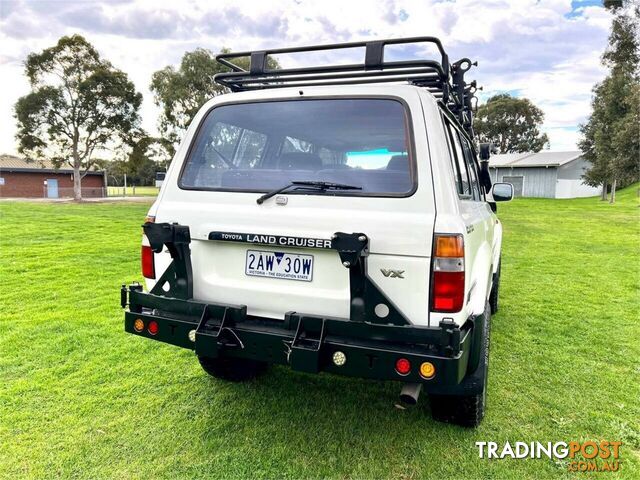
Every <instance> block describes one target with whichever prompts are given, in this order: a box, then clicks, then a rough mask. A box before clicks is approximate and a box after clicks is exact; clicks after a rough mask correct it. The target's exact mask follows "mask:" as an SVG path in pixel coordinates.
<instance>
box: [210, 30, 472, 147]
mask: <svg viewBox="0 0 640 480" xmlns="http://www.w3.org/2000/svg"><path fill="white" fill-rule="evenodd" d="M415 43H431V44H433V45H435V47H436V48H437V50H438V52H439V54H440V55H439V56H440V58H439V59H436V60H433V59H418V60H404V61H393V62H385V61H384V48H385V46H387V45H405V44H415ZM358 47H364V48H365V55H364V62H363V63H355V64H346V65H345V64H342V65H323V66H316V67H301V68H278V69H269V68H267V58H268V57H269V56H270V55H278V54H288V53H308V52H318V51H325V50H339V49H346V48H358ZM246 57H248V58H249V59H250V67H249V70H248V71H247V70H244V69H243V68H242V67H240V66H238V65H236V64H235V63H233V61H232V60H235V59H238V58H246ZM216 60H217V61H218V62H219V63H221V64H222V65H224V66H226V67H228V68H230V69H231V71H230V72H224V73H218V74H217V75H215V77H214V79H215V81H216V82H218V83H219V84H221V85H223V86H225V87H227V88H229V89H230V90H231V91H234V92H239V91H245V90H260V89H267V88H283V87H308V86H321V85H351V84H368V83H369V84H370V83H391V82H408V83H410V84H412V85H417V86H420V87H423V88H425V89H427V90H428V91H429V92H431V93H432V94H433V95H434V96H435V97H436V98H437V99H438V100H439V101H440V102H441V103H442V105H444V106H445V107H447V108H448V109H449V110H450V111H451V112H452V113H454V114H455V115H456V116H457V118H458V120H459V122H460V124H461V125H462V126H463V127H464V129H465V130H466V131H467V133H468V134H469V135H470V136H473V129H472V122H473V111H474V110H475V107H476V104H477V99H476V98H475V95H474V94H475V92H476V90H477V88H476V82H475V81H472V82H469V83H467V82H466V81H465V79H464V74H465V72H467V71H468V70H469V69H470V68H471V66H472V65H477V62H476V63H472V62H471V60H469V59H468V58H462V59H460V60H458V61H457V62H454V63H450V62H449V57H448V55H447V53H446V52H445V51H444V48H443V47H442V43H441V42H440V40H439V39H437V38H435V37H411V38H398V39H388V40H375V41H366V42H350V43H336V44H330V45H313V46H308V47H292V48H274V49H268V50H259V51H245V52H230V53H221V54H218V55H216Z"/></svg>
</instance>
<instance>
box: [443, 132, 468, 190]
mask: <svg viewBox="0 0 640 480" xmlns="http://www.w3.org/2000/svg"><path fill="white" fill-rule="evenodd" d="M445 125H446V126H447V133H448V135H449V143H450V145H451V146H452V150H453V152H452V153H453V156H454V159H455V164H456V169H455V170H456V172H457V174H458V194H460V195H462V196H466V197H470V196H471V182H470V180H469V172H468V171H467V163H466V162H465V159H464V154H463V152H462V144H461V143H460V138H459V137H458V132H457V131H456V130H455V129H454V128H453V127H452V126H451V125H450V124H449V122H445Z"/></svg>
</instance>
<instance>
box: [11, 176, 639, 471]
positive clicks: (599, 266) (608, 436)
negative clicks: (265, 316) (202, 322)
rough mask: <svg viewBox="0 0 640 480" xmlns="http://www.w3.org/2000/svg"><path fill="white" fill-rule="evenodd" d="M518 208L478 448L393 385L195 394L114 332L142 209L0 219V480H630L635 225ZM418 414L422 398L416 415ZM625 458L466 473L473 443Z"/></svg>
mask: <svg viewBox="0 0 640 480" xmlns="http://www.w3.org/2000/svg"><path fill="white" fill-rule="evenodd" d="M636 189H637V186H636V187H635V188H630V189H627V190H626V191H623V192H620V193H619V194H618V203H617V204H616V205H613V206H611V205H608V204H604V203H602V202H599V201H598V199H593V198H591V199H580V200H564V201H562V200H543V199H527V200H517V201H514V202H512V203H511V204H508V205H504V206H503V205H501V206H500V211H499V214H500V216H501V218H502V220H503V222H504V229H505V243H504V249H503V283H502V296H501V311H500V312H499V313H498V314H497V315H496V316H494V318H493V333H492V352H491V369H490V372H491V374H490V377H489V407H488V412H487V416H486V418H485V420H484V422H483V424H482V425H481V426H480V428H478V429H476V430H465V429H462V428H458V427H455V426H450V425H443V424H440V423H436V422H434V421H432V420H431V418H430V416H429V415H428V402H426V401H424V402H423V405H422V406H420V407H419V408H416V409H413V410H408V411H399V410H397V409H395V408H394V407H393V404H394V401H395V400H396V396H397V394H398V393H399V386H398V385H397V384H394V383H391V382H390V383H376V382H370V381H365V380H357V379H347V378H339V377H333V376H329V375H320V376H311V375H306V374H301V373H295V372H291V371H290V370H288V369H287V368H284V367H275V368H272V369H271V370H270V371H269V373H268V374H267V375H266V376H264V377H261V378H260V379H259V380H256V381H253V382H251V383H246V384H228V383H223V382H222V381H218V380H215V379H212V378H210V377H208V376H207V375H206V374H205V373H204V372H203V371H202V370H201V369H200V367H199V365H198V363H197V361H196V359H195V357H194V355H193V354H192V353H191V352H189V351H186V350H181V349H178V348H174V347H171V346H167V345H162V344H159V343H157V342H151V341H147V340H144V339H141V338H138V337H134V336H132V335H127V334H125V333H124V332H123V321H122V318H123V315H122V312H121V310H120V307H119V286H120V284H121V283H124V282H129V281H132V280H141V277H140V274H139V248H140V247H139V244H140V233H141V231H140V224H141V222H142V220H143V217H144V215H145V212H146V208H147V207H146V205H143V204H127V203H122V204H113V203H104V204H42V203H37V204H36V203H22V202H21V203H0V241H1V243H0V282H1V295H0V478H16V477H31V478H36V477H39V478H53V477H77V478H155V477H164V478H176V477H190V478H206V477H219V478H247V477H249V478H255V477H293V478H296V477H297V478H299V477H310V478H321V477H323V478H324V477H332V478H374V477H375V478H383V477H386V478H394V479H399V478H401V479H413V478H415V479H418V478H436V479H441V478H479V477H485V478H486V477H491V478H536V479H538V478H549V477H567V478H592V477H597V478H602V479H605V478H640V404H639V399H640V365H639V359H640V337H639V330H640V323H639V311H640V308H639V307H640V297H639V284H640V209H639V208H638V199H637V193H636V192H637V190H636ZM423 400H426V397H425V398H423ZM507 440H509V441H511V442H515V441H525V442H531V441H543V442H547V441H553V442H556V441H572V440H576V441H581V440H611V441H614V440H617V441H622V442H623V445H622V447H621V467H620V471H619V472H617V473H598V474H584V473H572V472H568V469H567V464H568V462H567V461H558V462H554V461H551V460H548V459H527V460H513V459H504V460H487V459H479V458H478V450H477V448H476V447H475V445H474V443H475V442H476V441H496V442H499V443H503V442H504V441H507Z"/></svg>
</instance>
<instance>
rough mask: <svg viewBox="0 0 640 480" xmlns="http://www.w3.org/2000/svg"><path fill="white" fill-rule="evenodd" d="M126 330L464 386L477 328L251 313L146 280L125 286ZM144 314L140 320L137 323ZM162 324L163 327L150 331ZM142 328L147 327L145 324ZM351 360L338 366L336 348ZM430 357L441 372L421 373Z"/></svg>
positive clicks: (220, 352)
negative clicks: (404, 370) (152, 289)
mask: <svg viewBox="0 0 640 480" xmlns="http://www.w3.org/2000/svg"><path fill="white" fill-rule="evenodd" d="M122 303H123V305H127V304H128V306H129V309H128V310H127V311H126V312H125V330H126V331H127V332H129V333H132V334H135V335H139V336H142V337H146V338H149V339H153V340H158V341H161V342H165V343H169V344H172V345H176V346H179V347H182V348H189V349H192V350H195V352H196V353H197V354H198V355H204V356H207V357H211V358H217V357H238V358H251V359H254V360H259V361H264V362H268V363H275V364H282V365H289V366H290V367H291V368H292V369H294V370H298V371H304V372H310V373H317V372H320V371H326V372H332V373H336V374H340V375H346V376H354V377H362V378H372V379H380V380H399V381H404V382H423V383H429V384H431V385H434V386H436V385H457V384H458V383H460V381H461V380H462V379H463V377H464V376H465V374H466V371H467V365H468V361H469V352H470V343H471V334H470V330H468V329H460V328H459V327H458V326H457V325H455V324H453V323H450V322H442V323H441V324H440V326H439V327H418V326H413V325H402V326H398V325H382V324H373V323H368V322H353V321H350V320H348V319H340V318H325V317H318V316H313V315H304V314H298V313H295V312H289V313H287V314H286V316H285V319H284V320H274V319H268V318H262V317H256V316H251V315H247V313H246V307H245V306H234V305H222V304H207V303H203V302H198V301H195V300H181V299H176V298H167V297H162V296H159V295H154V294H151V293H144V292H142V288H141V286H140V285H131V286H130V287H129V288H127V287H125V286H123V287H122ZM138 320H139V321H138ZM150 322H155V323H156V325H157V331H156V330H155V329H154V331H155V334H151V333H150V329H149V324H150ZM136 323H137V326H138V327H140V325H143V328H142V329H140V330H138V329H136ZM336 351H341V352H343V353H344V354H345V355H346V358H347V361H346V363H345V364H344V365H342V366H337V365H335V363H334V362H333V361H332V357H333V354H334V353H335V352H336ZM400 357H403V358H406V359H408V360H409V361H410V362H411V365H412V366H413V368H412V370H411V372H410V373H409V374H407V375H404V376H401V375H399V374H398V373H397V372H396V371H395V362H396V360H397V359H398V358H400ZM426 361H428V362H431V363H433V365H434V366H435V368H436V375H435V377H433V378H432V379H430V380H427V379H424V378H422V377H420V375H419V373H418V371H419V366H420V364H421V363H422V362H426Z"/></svg>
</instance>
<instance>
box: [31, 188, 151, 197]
mask: <svg viewBox="0 0 640 480" xmlns="http://www.w3.org/2000/svg"><path fill="white" fill-rule="evenodd" d="M80 191H81V193H82V198H104V197H155V196H157V195H158V192H159V191H160V188H158V187H152V186H149V187H140V186H134V185H132V186H127V187H126V188H125V187H82V188H81V189H80ZM42 198H73V187H57V188H47V187H46V186H44V187H43V188H42Z"/></svg>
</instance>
